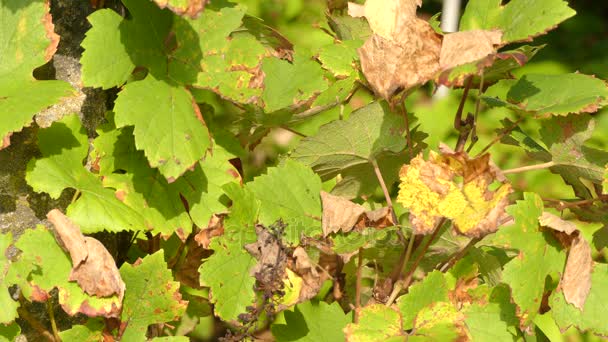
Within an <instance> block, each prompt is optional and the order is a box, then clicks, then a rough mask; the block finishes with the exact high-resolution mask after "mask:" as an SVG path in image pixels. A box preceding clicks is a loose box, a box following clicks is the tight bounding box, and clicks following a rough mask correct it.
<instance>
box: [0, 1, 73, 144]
mask: <svg viewBox="0 0 608 342" xmlns="http://www.w3.org/2000/svg"><path fill="white" fill-rule="evenodd" d="M0 18H2V21H1V22H0V32H2V34H1V35H0V46H2V49H1V50H0V60H1V61H2V63H0V116H1V117H2V119H1V120H0V141H2V140H3V139H6V141H5V143H4V144H2V143H0V149H2V148H3V147H6V146H7V145H8V137H9V136H10V134H11V133H12V132H16V131H19V130H21V128H22V127H23V126H26V125H28V124H29V123H30V122H31V121H32V117H33V116H34V114H36V113H38V112H39V111H41V110H43V109H45V108H47V107H49V106H51V105H53V104H54V103H56V102H57V101H59V99H61V98H62V97H66V96H69V95H71V94H73V93H74V89H73V88H72V87H71V86H70V84H69V83H67V82H64V81H56V80H51V81H37V80H36V79H34V77H33V75H32V71H33V69H35V68H37V67H39V66H41V65H43V64H44V63H46V62H48V61H49V60H50V59H51V58H52V57H53V55H54V54H55V51H56V49H57V44H58V43H59V36H58V35H57V34H55V33H54V32H53V22H52V20H51V15H50V13H49V4H48V2H46V1H43V0H6V1H2V3H1V4H0Z"/></svg>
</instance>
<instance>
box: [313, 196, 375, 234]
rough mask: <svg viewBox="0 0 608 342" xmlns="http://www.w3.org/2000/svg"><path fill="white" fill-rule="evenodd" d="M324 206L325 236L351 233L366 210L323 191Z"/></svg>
mask: <svg viewBox="0 0 608 342" xmlns="http://www.w3.org/2000/svg"><path fill="white" fill-rule="evenodd" d="M321 202H322V204H323V220H322V222H323V236H324V237H325V236H328V235H329V234H331V233H336V232H339V231H343V232H345V233H347V232H349V231H351V230H352V229H353V227H354V226H355V224H356V223H357V222H358V221H359V219H360V217H361V215H363V214H364V213H365V208H363V207H362V206H360V205H359V204H356V203H353V202H351V201H349V200H347V199H345V198H343V197H340V196H334V195H331V194H329V193H327V192H325V191H321Z"/></svg>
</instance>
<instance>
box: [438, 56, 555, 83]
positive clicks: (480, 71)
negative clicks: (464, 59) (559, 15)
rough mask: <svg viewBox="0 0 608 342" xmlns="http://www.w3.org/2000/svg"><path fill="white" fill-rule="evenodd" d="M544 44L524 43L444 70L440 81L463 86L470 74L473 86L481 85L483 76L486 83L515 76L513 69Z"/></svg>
mask: <svg viewBox="0 0 608 342" xmlns="http://www.w3.org/2000/svg"><path fill="white" fill-rule="evenodd" d="M543 47H544V45H539V46H530V45H524V46H521V47H518V48H517V49H515V50H509V51H501V52H498V53H494V54H490V55H488V56H487V57H485V58H481V59H480V60H476V61H473V62H470V63H466V64H463V65H459V66H457V67H454V68H447V69H446V70H442V71H441V72H440V73H439V74H438V75H437V76H436V80H437V82H438V83H440V84H443V85H446V86H459V87H461V86H463V85H464V83H465V82H464V81H465V80H466V79H467V77H468V76H471V77H472V81H471V87H473V88H475V87H479V85H480V83H481V78H482V77H483V84H484V85H491V84H494V83H496V82H497V81H499V80H501V79H504V78H514V76H513V75H511V71H512V70H514V69H517V68H519V67H521V66H523V65H525V64H526V63H528V61H530V59H532V58H533V57H534V56H535V55H536V53H537V52H538V51H539V50H540V49H542V48H543Z"/></svg>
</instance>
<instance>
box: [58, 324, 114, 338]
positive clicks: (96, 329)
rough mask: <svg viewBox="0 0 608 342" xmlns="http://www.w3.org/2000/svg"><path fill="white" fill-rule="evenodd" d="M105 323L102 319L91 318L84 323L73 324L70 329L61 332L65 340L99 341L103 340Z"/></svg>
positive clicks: (60, 335) (60, 334)
mask: <svg viewBox="0 0 608 342" xmlns="http://www.w3.org/2000/svg"><path fill="white" fill-rule="evenodd" d="M105 326H106V325H105V323H104V322H103V321H102V320H100V319H89V320H88V321H87V322H86V323H85V324H83V325H73V326H72V327H71V328H70V329H67V330H63V331H60V332H59V337H61V340H63V341H82V342H98V341H103V330H104V328H105Z"/></svg>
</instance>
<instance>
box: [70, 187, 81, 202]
mask: <svg viewBox="0 0 608 342" xmlns="http://www.w3.org/2000/svg"><path fill="white" fill-rule="evenodd" d="M79 195H80V190H76V191H75V192H74V195H73V196H72V200H71V201H70V204H74V202H76V200H77V199H78V196H79Z"/></svg>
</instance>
